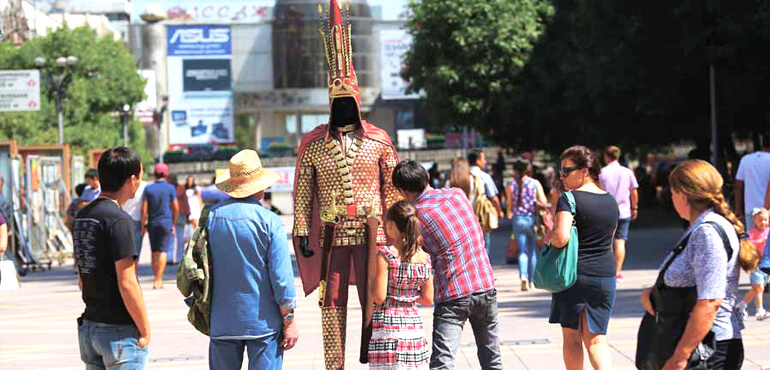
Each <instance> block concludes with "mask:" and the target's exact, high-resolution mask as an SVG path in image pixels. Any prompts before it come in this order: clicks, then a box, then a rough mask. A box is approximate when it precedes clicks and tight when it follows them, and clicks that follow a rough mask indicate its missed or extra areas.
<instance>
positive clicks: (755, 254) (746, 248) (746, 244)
mask: <svg viewBox="0 0 770 370" xmlns="http://www.w3.org/2000/svg"><path fill="white" fill-rule="evenodd" d="M709 201H710V203H711V206H712V207H713V208H714V212H716V213H718V214H719V215H720V216H722V217H724V218H726V219H727V220H728V221H730V223H732V224H733V228H734V229H735V232H736V233H738V240H739V242H740V252H739V253H738V263H739V264H740V265H741V268H742V269H743V271H746V272H751V271H754V270H756V269H757V266H758V265H759V259H760V257H759V251H757V246H755V245H754V243H752V242H750V241H749V240H748V238H746V237H745V235H744V232H745V228H744V226H743V223H742V222H741V221H740V220H739V219H738V217H736V216H735V214H734V213H733V211H731V210H730V206H729V205H727V202H726V201H725V196H724V195H722V193H717V194H716V195H715V196H713V197H712V198H711V199H709ZM728 259H729V256H728Z"/></svg>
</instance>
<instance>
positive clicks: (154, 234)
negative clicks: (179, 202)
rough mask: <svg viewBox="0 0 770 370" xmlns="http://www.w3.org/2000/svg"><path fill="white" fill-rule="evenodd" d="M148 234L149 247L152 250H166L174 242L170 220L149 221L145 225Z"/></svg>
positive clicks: (171, 246)
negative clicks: (149, 222)
mask: <svg viewBox="0 0 770 370" xmlns="http://www.w3.org/2000/svg"><path fill="white" fill-rule="evenodd" d="M147 232H148V233H149V234H150V249H151V250H152V251H153V252H156V253H157V252H167V251H168V250H169V249H171V248H173V246H174V243H175V242H176V240H175V238H174V233H173V227H172V226H171V221H169V222H167V223H166V222H158V223H151V224H149V225H148V226H147Z"/></svg>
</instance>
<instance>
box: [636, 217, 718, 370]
mask: <svg viewBox="0 0 770 370" xmlns="http://www.w3.org/2000/svg"><path fill="white" fill-rule="evenodd" d="M704 224H709V225H712V226H713V227H714V228H715V229H716V230H717V232H718V233H719V235H720V237H721V238H722V243H723V244H724V247H725V250H726V251H727V256H728V259H729V257H730V256H732V247H731V246H730V240H729V239H728V237H727V234H726V233H725V231H724V230H723V229H722V227H721V226H719V224H717V223H716V222H713V221H707V222H704ZM689 240H690V235H689V234H688V235H687V236H685V237H684V239H682V241H681V242H680V243H679V245H677V246H676V248H674V251H673V252H672V254H673V255H672V257H671V258H670V259H669V260H668V261H667V262H666V264H665V265H664V266H663V268H662V269H661V270H660V273H659V274H658V278H657V279H656V281H655V285H654V286H653V288H652V294H651V295H650V300H651V301H652V306H653V309H654V310H655V315H654V316H653V315H650V314H649V313H645V314H644V318H642V323H641V324H640V325H639V332H638V333H637V338H636V343H637V345H636V368H637V369H645V370H653V369H660V368H662V367H663V365H665V364H666V361H668V359H669V358H671V356H673V354H674V350H675V349H676V346H677V344H678V343H679V340H680V339H682V336H683V335H684V331H685V329H686V328H687V322H688V320H689V319H690V313H691V312H692V309H693V308H694V307H695V304H696V303H697V302H698V291H697V288H696V287H686V288H673V287H669V286H667V285H666V283H665V279H664V277H665V276H666V271H668V268H669V267H670V266H671V264H672V263H673V262H674V260H675V259H676V258H677V257H678V256H679V255H680V254H681V253H682V251H683V250H684V249H685V247H687V242H688V241H689ZM715 351H716V336H715V335H714V332H713V331H710V332H709V333H708V334H707V335H706V337H704V338H703V340H702V341H701V343H700V344H699V345H698V347H697V348H696V349H695V351H693V353H692V355H691V356H690V360H689V362H688V365H687V369H708V364H707V362H708V359H709V358H711V356H713V355H714V352H715Z"/></svg>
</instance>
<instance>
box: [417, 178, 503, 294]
mask: <svg viewBox="0 0 770 370" xmlns="http://www.w3.org/2000/svg"><path fill="white" fill-rule="evenodd" d="M417 214H418V216H419V218H420V224H421V225H422V236H423V239H425V244H424V245H423V248H424V249H425V251H426V252H427V253H428V254H430V256H431V259H432V262H433V268H434V270H435V279H434V282H435V285H436V287H435V292H436V293H435V295H436V298H435V300H436V302H437V303H441V302H446V301H450V300H453V299H458V298H462V297H467V296H470V295H472V294H474V293H483V292H486V291H489V290H492V289H493V288H494V287H495V275H494V272H493V271H492V266H491V265H490V263H489V257H488V256H487V252H486V250H485V248H484V236H483V234H482V232H481V226H480V225H479V222H478V220H477V219H476V215H475V214H474V213H473V207H472V206H471V203H470V201H468V197H467V196H465V193H463V192H462V190H460V189H457V188H444V189H433V188H430V187H429V188H428V189H427V190H425V191H424V192H423V193H422V194H421V195H420V196H419V197H418V198H417Z"/></svg>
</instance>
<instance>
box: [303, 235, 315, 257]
mask: <svg viewBox="0 0 770 370" xmlns="http://www.w3.org/2000/svg"><path fill="white" fill-rule="evenodd" d="M308 244H309V240H308V237H307V236H302V237H300V238H299V251H300V253H302V257H305V258H310V257H313V256H314V255H315V252H313V251H312V250H310V246H309V245H308Z"/></svg>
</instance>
